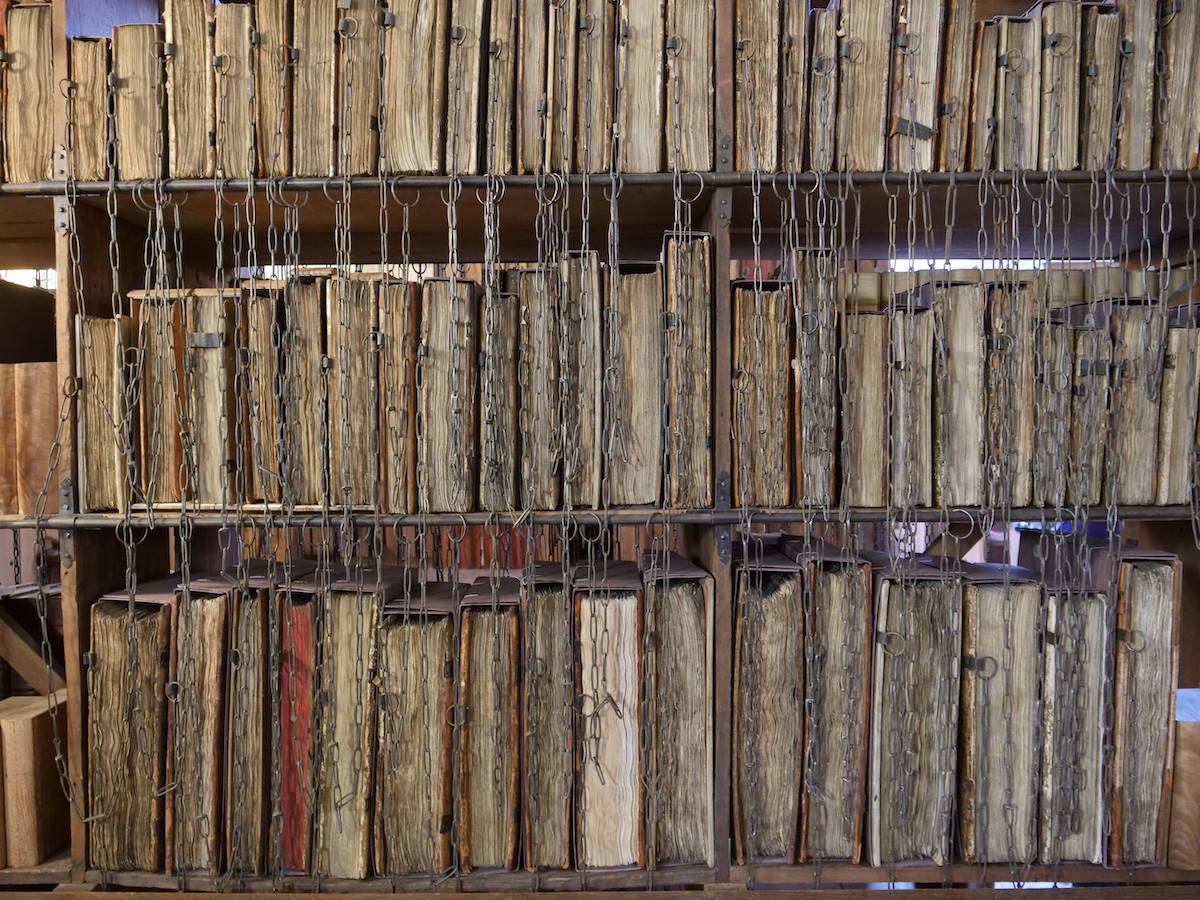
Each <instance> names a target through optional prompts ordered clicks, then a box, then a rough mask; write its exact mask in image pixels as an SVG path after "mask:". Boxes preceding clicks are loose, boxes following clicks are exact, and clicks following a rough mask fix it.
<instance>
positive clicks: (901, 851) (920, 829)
mask: <svg viewBox="0 0 1200 900" xmlns="http://www.w3.org/2000/svg"><path fill="white" fill-rule="evenodd" d="M873 564H874V565H875V576H876V582H875V591H876V602H875V609H876V613H875V616H876V619H875V621H876V625H875V632H876V635H877V641H878V642H879V646H877V647H876V652H875V654H874V674H873V679H874V683H873V685H872V690H871V762H870V781H869V785H870V786H869V794H868V796H869V810H870V812H869V826H868V827H869V829H870V840H869V844H870V847H871V865H873V866H884V865H891V864H892V863H903V862H914V861H931V862H933V863H934V864H936V865H943V864H945V863H946V862H948V861H949V859H950V855H951V849H952V847H951V836H952V829H951V824H952V810H953V804H954V789H955V771H956V765H957V757H958V741H957V735H958V704H959V672H960V665H959V663H960V659H959V654H960V653H961V650H962V644H961V631H960V628H961V626H960V622H961V611H962V584H961V582H960V581H959V579H958V578H956V577H955V576H954V575H953V574H952V573H949V572H943V571H940V570H939V569H934V568H930V567H927V566H924V565H921V564H919V563H916V562H913V561H911V560H900V561H898V563H897V565H896V566H895V567H893V566H891V565H890V563H889V562H888V560H887V559H886V558H884V559H881V560H879V561H878V562H877V563H873Z"/></svg>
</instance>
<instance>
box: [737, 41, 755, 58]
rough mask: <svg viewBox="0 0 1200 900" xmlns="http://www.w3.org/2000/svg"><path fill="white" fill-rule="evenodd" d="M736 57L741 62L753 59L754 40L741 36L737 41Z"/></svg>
mask: <svg viewBox="0 0 1200 900" xmlns="http://www.w3.org/2000/svg"><path fill="white" fill-rule="evenodd" d="M737 55H738V59H740V60H741V61H742V62H749V61H750V60H752V59H754V41H752V40H750V39H749V38H742V39H741V40H740V41H738V42H737Z"/></svg>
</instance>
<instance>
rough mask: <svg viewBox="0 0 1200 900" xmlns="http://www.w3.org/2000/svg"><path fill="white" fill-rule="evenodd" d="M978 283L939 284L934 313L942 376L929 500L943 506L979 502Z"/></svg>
mask: <svg viewBox="0 0 1200 900" xmlns="http://www.w3.org/2000/svg"><path fill="white" fill-rule="evenodd" d="M985 290H986V288H984V286H983V285H982V284H946V285H944V286H943V285H938V286H937V287H936V289H935V290H934V296H933V315H934V321H935V323H936V330H937V331H938V341H939V345H940V346H939V347H938V350H937V353H938V355H939V358H940V361H939V364H940V366H942V367H944V372H945V374H944V377H937V378H935V379H934V384H933V485H934V499H935V500H936V502H937V503H938V504H940V505H943V506H978V505H979V503H980V502H981V501H982V500H983V447H984V397H985V392H984V369H985V366H986V364H987V357H986V352H985V336H984V334H985V333H984V319H985V313H986V300H985V296H986V295H985Z"/></svg>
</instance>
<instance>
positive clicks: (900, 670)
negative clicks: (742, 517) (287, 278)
mask: <svg viewBox="0 0 1200 900" xmlns="http://www.w3.org/2000/svg"><path fill="white" fill-rule="evenodd" d="M749 543H750V546H751V547H753V551H754V552H752V553H750V554H748V555H746V557H745V558H744V559H742V561H741V562H740V563H739V564H738V566H737V611H736V629H737V637H736V643H735V648H736V649H735V655H736V663H735V685H734V691H735V694H734V709H735V713H734V726H733V727H734V753H735V760H734V772H733V775H734V780H733V783H734V812H735V817H734V823H735V848H736V854H737V856H738V858H739V859H741V860H742V861H746V862H769V861H787V862H792V861H804V860H811V859H814V858H822V859H831V860H839V859H840V860H849V861H852V862H857V861H859V859H860V857H862V856H864V855H865V856H866V857H867V858H868V859H869V861H870V863H871V864H872V865H874V866H887V865H893V864H901V863H916V862H926V863H934V864H938V865H941V864H946V863H949V862H953V861H955V860H961V861H963V862H966V863H972V864H982V863H999V864H1004V863H1007V864H1010V865H1014V866H1026V865H1029V864H1032V863H1034V862H1038V861H1040V862H1042V863H1058V862H1063V861H1084V862H1091V863H1096V864H1106V865H1113V866H1122V865H1138V864H1147V863H1149V864H1157V865H1163V864H1165V861H1166V852H1167V845H1168V844H1167V821H1168V818H1169V812H1170V786H1171V781H1172V777H1171V773H1172V766H1173V754H1172V750H1173V747H1174V741H1173V729H1174V720H1175V714H1174V705H1175V691H1176V687H1175V686H1176V681H1177V675H1178V672H1177V669H1178V651H1179V648H1178V640H1179V615H1180V612H1179V610H1180V606H1179V592H1180V583H1181V581H1180V580H1181V568H1180V562H1179V560H1178V559H1177V558H1175V557H1172V556H1169V555H1166V554H1160V553H1154V552H1148V551H1139V550H1136V549H1127V548H1121V549H1119V550H1118V551H1117V552H1116V553H1112V552H1110V551H1109V550H1108V549H1107V548H1088V549H1086V550H1084V551H1082V552H1079V553H1076V551H1075V549H1074V548H1071V549H1070V553H1069V555H1070V560H1069V562H1070V564H1074V565H1078V561H1082V560H1084V559H1086V560H1087V561H1088V566H1087V569H1086V574H1084V572H1083V571H1081V570H1078V569H1077V570H1076V571H1074V572H1068V573H1064V572H1063V571H1062V569H1063V566H1062V565H1060V564H1056V563H1053V562H1050V563H1048V564H1047V568H1046V571H1045V572H1044V573H1035V572H1031V571H1029V570H1026V569H1020V568H1017V567H1010V566H1002V565H979V564H977V565H972V564H969V563H957V562H956V563H954V564H953V565H951V564H948V563H947V562H946V561H945V560H941V561H939V560H937V559H935V558H932V557H921V558H901V559H888V558H887V557H886V556H885V555H883V554H876V553H867V554H866V555H865V556H860V555H856V554H854V553H852V552H850V551H848V550H845V549H839V548H831V547H828V546H826V545H824V544H822V543H821V542H820V541H819V540H817V539H815V538H806V537H789V536H784V537H783V538H782V539H779V540H775V539H772V538H770V537H769V536H768V537H766V538H764V537H763V536H761V535H758V536H754V537H753V539H752V540H751V541H750V542H749ZM1061 559H1062V560H1063V561H1065V560H1066V559H1067V557H1066V556H1065V555H1064V556H1063V557H1062V558H1061ZM1067 585H1070V586H1069V587H1068V586H1067ZM1043 610H1045V613H1046V615H1045V619H1043ZM814 666H815V667H816V671H813V670H812V667H814ZM1109 822H1111V823H1113V826H1112V829H1111V831H1110V830H1109V828H1108V823H1109ZM864 848H865V851H864Z"/></svg>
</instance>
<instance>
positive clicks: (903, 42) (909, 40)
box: [896, 31, 921, 56]
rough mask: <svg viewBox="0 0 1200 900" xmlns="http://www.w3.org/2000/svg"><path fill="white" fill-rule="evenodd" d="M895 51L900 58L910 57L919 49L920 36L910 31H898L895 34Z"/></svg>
mask: <svg viewBox="0 0 1200 900" xmlns="http://www.w3.org/2000/svg"><path fill="white" fill-rule="evenodd" d="M896 49H897V50H899V51H900V55H901V56H911V55H913V54H915V53H917V52H918V51H919V50H920V49H921V35H920V34H917V33H915V32H912V31H900V32H897V34H896Z"/></svg>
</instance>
